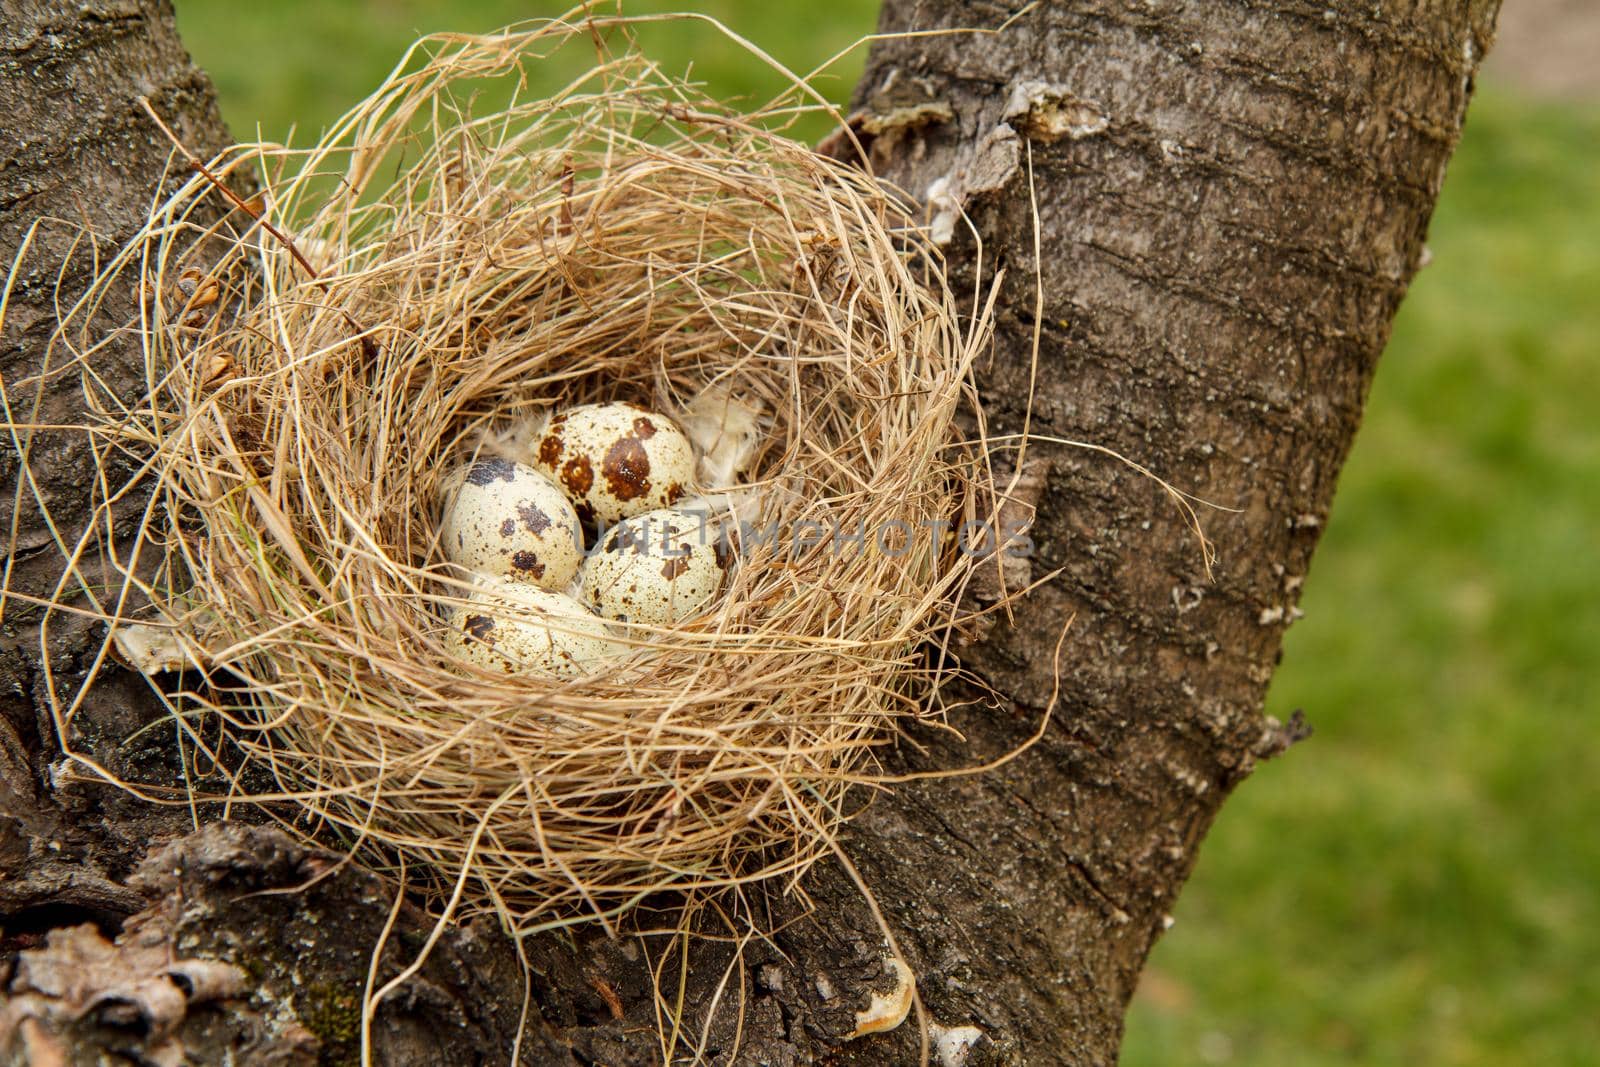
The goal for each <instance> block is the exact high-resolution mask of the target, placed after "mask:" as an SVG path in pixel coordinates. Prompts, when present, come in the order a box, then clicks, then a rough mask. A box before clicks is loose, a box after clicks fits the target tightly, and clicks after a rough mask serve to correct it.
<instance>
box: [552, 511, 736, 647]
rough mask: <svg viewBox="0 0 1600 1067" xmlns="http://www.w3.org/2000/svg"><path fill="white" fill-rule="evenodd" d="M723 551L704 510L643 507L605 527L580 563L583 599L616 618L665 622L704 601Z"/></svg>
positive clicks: (712, 590)
mask: <svg viewBox="0 0 1600 1067" xmlns="http://www.w3.org/2000/svg"><path fill="white" fill-rule="evenodd" d="M727 560H728V557H727V554H726V552H725V550H724V546H723V545H722V543H721V541H720V540H719V539H718V536H717V531H716V529H715V528H714V527H710V526H708V525H707V524H706V522H705V519H704V516H701V515H696V514H691V513H689V512H685V511H676V510H673V509H672V508H662V509H659V510H657V511H647V512H645V513H644V514H643V515H636V516H634V517H633V518H631V519H627V520H626V521H624V522H621V523H618V524H617V525H616V526H613V527H612V528H611V529H610V530H609V531H607V533H606V535H605V537H604V538H603V539H602V540H601V542H600V544H599V546H598V548H597V549H596V550H595V552H594V553H593V554H592V555H591V556H590V557H589V559H588V560H587V561H585V563H584V565H583V592H582V596H583V599H584V600H585V601H586V602H588V603H589V604H592V605H593V606H594V609H595V611H597V612H598V613H599V614H600V615H602V616H604V617H605V618H608V619H615V620H617V621H618V622H633V623H643V624H646V625H651V626H665V625H667V624H669V623H674V622H677V621H678V620H680V619H682V618H685V617H686V616H688V615H690V614H692V613H694V612H695V611H697V610H699V609H700V608H702V607H704V606H705V604H706V602H707V601H709V600H710V599H711V598H712V597H713V596H715V595H716V593H717V589H718V587H720V586H721V584H722V573H723V569H724V568H725V567H726V566H727Z"/></svg>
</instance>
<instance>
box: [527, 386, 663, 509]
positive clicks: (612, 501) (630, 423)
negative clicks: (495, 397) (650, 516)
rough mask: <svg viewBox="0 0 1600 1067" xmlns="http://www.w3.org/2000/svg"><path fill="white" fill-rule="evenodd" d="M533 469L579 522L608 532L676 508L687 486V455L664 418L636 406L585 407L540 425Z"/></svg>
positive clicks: (603, 405)
mask: <svg viewBox="0 0 1600 1067" xmlns="http://www.w3.org/2000/svg"><path fill="white" fill-rule="evenodd" d="M532 462H533V465H534V466H535V467H537V468H538V469H539V470H541V471H543V472H545V473H546V474H547V475H549V477H550V478H551V479H552V480H553V481H555V482H556V484H558V485H560V486H561V488H562V489H563V490H564V491H565V492H566V494H567V496H568V497H570V498H571V499H572V503H573V505H574V506H575V507H576V508H577V512H578V516H579V517H580V518H582V519H583V520H584V521H585V522H591V523H594V522H597V523H600V524H602V525H606V526H609V525H611V524H612V523H615V522H616V521H618V520H619V519H625V518H630V517H632V516H634V515H640V514H643V513H644V512H646V511H651V510H653V509H655V508H662V507H667V506H669V505H672V504H676V503H677V502H678V501H679V500H681V499H683V497H684V496H685V495H686V494H688V493H689V491H690V490H691V488H692V487H693V485H694V468H695V460H694V448H693V447H692V446H691V445H690V444H689V439H688V438H687V437H685V436H684V435H683V431H682V430H680V429H679V428H678V427H677V425H676V424H675V423H673V421H672V420H671V419H668V418H667V417H666V416H664V415H658V414H656V413H655V412H652V411H647V410H645V409H644V408H642V407H639V406H638V405H637V404H627V403H621V402H617V403H611V404H586V405H584V406H582V407H576V408H573V409H571V410H570V411H565V412H560V413H558V414H556V415H554V416H552V417H551V419H550V421H549V422H548V423H547V424H545V428H544V433H543V434H541V435H540V436H539V439H538V440H537V441H536V442H535V443H534V446H533V457H532Z"/></svg>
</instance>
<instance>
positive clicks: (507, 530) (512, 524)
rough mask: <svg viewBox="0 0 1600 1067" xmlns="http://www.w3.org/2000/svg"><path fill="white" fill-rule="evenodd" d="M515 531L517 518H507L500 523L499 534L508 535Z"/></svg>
mask: <svg viewBox="0 0 1600 1067" xmlns="http://www.w3.org/2000/svg"><path fill="white" fill-rule="evenodd" d="M516 532H517V520H515V519H507V520H505V521H504V522H502V523H501V524H500V536H501V537H510V536H511V535H512V534H514V533H516Z"/></svg>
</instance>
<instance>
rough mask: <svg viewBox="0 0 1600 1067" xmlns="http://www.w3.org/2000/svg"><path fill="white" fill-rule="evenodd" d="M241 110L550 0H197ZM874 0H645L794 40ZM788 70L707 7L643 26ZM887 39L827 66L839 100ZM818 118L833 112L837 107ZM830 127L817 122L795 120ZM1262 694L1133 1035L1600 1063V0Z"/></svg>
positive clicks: (1348, 481) (732, 84)
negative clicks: (725, 32) (1242, 766)
mask: <svg viewBox="0 0 1600 1067" xmlns="http://www.w3.org/2000/svg"><path fill="white" fill-rule="evenodd" d="M177 4H178V22H179V26H180V28H181V30H182V32H183V35H184V37H185V38H186V40H187V41H188V43H189V46H190V48H191V50H192V51H193V53H194V55H195V58H196V59H197V61H198V62H199V63H200V64H201V65H202V66H203V67H205V68H206V69H207V70H209V71H210V72H211V74H212V76H213V78H214V79H215V80H216V84H217V87H218V89H219V90H220V93H221V98H222V110H223V114H224V116H225V117H226V118H227V120H228V122H229V123H230V124H231V126H232V128H233V130H234V133H235V135H236V136H238V137H240V138H241V139H251V138H253V137H254V136H255V135H256V133H257V131H258V130H259V133H260V136H263V137H266V138H273V139H283V138H285V137H287V136H288V135H289V131H290V129H291V127H297V128H298V131H299V132H298V133H297V134H296V136H295V141H296V143H301V144H304V143H307V142H309V141H311V140H314V139H315V137H316V135H317V133H318V132H319V130H320V128H321V127H322V126H323V124H325V123H327V122H328V121H329V120H331V119H332V118H334V117H335V116H336V115H338V114H339V113H340V112H342V111H343V110H344V109H345V108H347V107H348V106H349V105H351V104H352V103H354V102H355V101H356V100H357V99H358V98H360V97H362V96H364V95H365V94H366V93H367V92H368V91H370V90H371V89H372V88H373V87H374V86H375V85H376V84H377V82H378V81H379V80H380V79H381V78H382V76H383V75H384V74H385V73H386V72H387V71H388V70H389V68H390V67H392V66H393V64H394V63H395V61H396V60H397V59H398V58H399V56H400V54H401V52H402V51H403V50H404V48H405V46H406V45H407V44H408V43H409V42H410V41H411V40H412V39H413V38H414V37H416V36H417V35H418V34H420V33H424V32H432V31H436V30H460V31H469V32H477V31H486V30H490V29H493V28H496V27H498V26H500V25H503V24H505V23H508V22H512V21H514V20H517V19H524V18H529V17H536V16H548V15H554V14H558V13H560V11H561V10H563V9H564V6H565V5H561V4H553V3H542V2H539V0H531V2H530V0H522V2H520V3H519V2H513V0H273V2H271V3H253V4H252V3H246V4H241V3H239V2H238V0H177ZM876 7H877V4H876V0H810V2H806V3H784V2H781V0H675V2H674V0H668V2H657V0H649V2H646V0H629V2H628V3H627V9H628V10H629V11H632V12H639V13H642V12H650V11H668V10H683V9H694V10H697V11H702V12H704V13H706V14H710V15H712V16H714V17H716V18H718V19H720V20H722V21H723V22H725V23H727V24H728V25H729V26H731V27H732V28H734V29H735V30H737V31H738V32H739V33H741V34H742V35H744V36H746V37H749V38H750V39H752V40H753V41H755V42H756V43H758V44H760V45H761V46H762V47H763V48H765V49H766V50H767V51H769V52H770V53H772V54H773V55H774V56H775V57H776V58H778V59H779V60H781V61H783V62H784V63H786V64H787V65H789V66H790V67H792V68H794V69H796V70H799V71H802V72H803V71H809V70H811V69H812V68H814V67H816V66H817V65H819V64H821V63H823V62H824V61H826V60H827V59H829V58H830V57H832V56H834V55H835V54H836V53H838V52H839V51H840V50H842V49H844V48H846V47H847V46H849V45H850V44H851V43H852V42H854V41H855V40H856V39H857V38H859V37H860V36H861V35H862V34H865V33H868V32H871V30H872V29H873V27H874V22H875V18H876ZM650 46H651V50H652V52H653V53H654V54H655V55H656V56H657V57H658V58H660V59H661V60H663V61H664V63H665V64H666V65H667V66H669V67H676V68H677V69H679V70H681V69H683V68H686V67H690V65H691V64H692V69H693V71H694V72H695V73H696V74H697V75H698V76H700V77H702V78H703V79H704V80H706V81H707V82H708V83H709V84H710V86H711V87H712V89H713V91H714V92H716V93H717V94H718V95H721V96H731V95H739V94H745V95H749V96H752V97H754V98H761V99H764V98H765V94H770V93H771V92H772V91H774V90H775V89H776V87H777V82H776V80H775V79H774V78H773V77H772V76H770V75H769V74H768V73H766V72H764V71H762V70H759V69H756V68H754V67H753V65H752V64H751V63H750V62H749V61H748V59H747V58H746V56H745V55H744V54H743V53H742V52H741V51H740V50H739V49H738V48H737V47H736V46H734V45H732V44H731V43H729V42H727V41H725V40H723V39H722V38H721V37H720V36H719V35H718V34H716V33H714V32H713V31H712V30H710V29H709V28H708V27H705V26H703V25H696V24H693V23H675V24H672V25H669V26H663V27H662V28H661V29H660V31H659V33H656V34H655V35H653V36H652V37H651V39H650ZM859 69H860V55H859V53H858V54H856V55H855V56H854V57H853V58H850V59H847V60H845V61H844V62H841V63H840V64H838V65H837V66H836V67H835V68H834V71H833V76H831V77H825V78H823V79H822V80H820V81H819V83H818V84H819V86H820V87H821V88H822V89H823V91H825V92H827V93H828V94H830V95H831V96H832V97H833V98H834V99H836V100H839V101H843V100H844V99H845V98H846V97H847V96H848V93H849V90H850V87H851V85H852V84H853V82H854V79H855V76H856V73H857V72H858V71H859ZM818 128H820V126H819V127H818ZM802 132H805V131H802ZM1429 246H1430V248H1431V250H1432V253H1433V262H1432V265H1431V266H1429V267H1428V268H1427V269H1426V270H1424V271H1423V272H1422V274H1421V275H1420V276H1419V277H1418V279H1417V281H1416V283H1415V285H1414V287H1413V289H1412V292H1411V295H1410V297H1409V298H1408V299H1407V301H1406V303H1405V306H1404V308H1403V309H1402V311H1401V313H1400V318H1399V322H1398V323H1397V325H1396V328H1395V334H1394V341H1393V343H1392V344H1391V345H1390V347H1389V350H1388V352H1387V354H1386V355H1385V356H1384V359H1383V363H1382V365H1381V367H1380V370H1379V372H1378V377H1377V382H1376V385H1375V386H1374V388H1373V392H1372V399H1371V405H1370V407H1369V409H1368V413H1367V421H1366V426H1365V428H1364V429H1363V430H1362V432H1361V436H1360V438H1359V439H1358V441H1357V443H1356V448H1355V452H1354V454H1353V455H1352V457H1351V459H1350V463H1349V466H1348V467H1347V468H1346V471H1345V473H1344V476H1343V482H1342V484H1341V487H1340V491H1339V496H1338V499H1337V500H1336V502H1335V505H1334V510H1333V515H1332V519H1331V522H1330V524H1329V526H1328V530H1327V536H1326V538H1325V540H1324V542H1323V544H1322V548H1321V549H1320V551H1319V552H1318V555H1317V558H1316V562H1315V565H1314V566H1313V568H1312V571H1311V575H1310V578H1309V580H1308V582H1307V586H1306V592H1305V600H1304V603H1303V604H1302V607H1303V608H1304V610H1305V612H1306V618H1305V619H1304V620H1302V621H1301V622H1299V623H1298V624H1297V625H1296V626H1295V627H1294V629H1293V630H1291V631H1290V632H1289V636H1288V644H1287V649H1286V652H1285V656H1284V661H1283V668H1282V670H1281V671H1280V672H1279V674H1278V677H1277V679H1276V681H1275V683H1274V684H1273V688H1272V693H1271V696H1270V699H1269V707H1268V710H1269V711H1271V712H1273V713H1275V714H1277V715H1278V716H1279V717H1280V718H1286V717H1287V716H1288V714H1289V713H1290V712H1291V711H1293V710H1294V709H1296V708H1304V709H1305V711H1306V714H1307V716H1308V717H1309V719H1310V721H1311V723H1312V724H1313V725H1314V726H1315V728H1316V735H1315V736H1314V737H1313V738H1312V739H1311V740H1310V741H1308V742H1307V743H1305V744H1303V745H1300V746H1297V747H1296V748H1295V749H1294V750H1293V751H1292V752H1290V753H1289V754H1288V755H1287V756H1285V757H1284V758H1282V759H1280V760H1277V761H1275V762H1272V763H1270V764H1267V765H1265V766H1263V767H1262V768H1261V769H1260V770H1258V771H1257V772H1256V774H1255V775H1254V776H1253V777H1252V778H1251V779H1250V780H1249V781H1247V782H1246V783H1245V784H1244V785H1243V786H1242V787H1241V788H1240V790H1239V792H1238V794H1237V795H1236V796H1235V797H1234V799H1233V800H1232V802H1231V803H1230V804H1229V805H1228V806H1227V807H1226V808H1225V810H1224V812H1223V815H1222V818H1221V819H1220V820H1219V822H1218V823H1217V826H1216V828H1215V829H1214V830H1213V831H1212V833H1211V836H1210V838H1209V840H1208V841H1207V843H1206V845H1205V848H1204V849H1203V852H1202V856H1201V860H1200V866H1199V869H1198V870H1197V872H1196V873H1195V876H1194V879H1193V881H1192V882H1191V883H1190V884H1189V886H1188V888H1187V889H1186V890H1185V891H1184V894H1183V897H1182V899H1181V901H1180V902H1179V905H1178V908H1177V911H1176V918H1177V924H1176V926H1175V927H1174V928H1173V930H1172V931H1171V932H1170V933H1168V934H1167V935H1166V937H1165V938H1164V939H1163V940H1162V942H1161V943H1160V944H1159V945H1158V946H1157V948H1156V950H1155V953H1154V956H1153V958H1152V959H1151V962H1150V967H1149V970H1148V972H1147V973H1146V975H1145V977H1144V981H1143V984H1142V985H1141V987H1140V990H1139V994H1138V997H1137V999H1136V1002H1135V1005H1134V1008H1133V1012H1132V1014H1131V1015H1130V1017H1129V1020H1128V1035H1127V1042H1126V1047H1125V1050H1124V1056H1123V1062H1124V1063H1125V1064H1127V1065H1130V1067H1146V1065H1156V1064H1162V1065H1168V1064H1248V1065H1262V1067H1265V1065H1272V1067H1285V1065H1301V1064H1308V1065H1312V1064H1335V1063H1341V1064H1344V1063H1361V1064H1406V1065H1415V1064H1429V1065H1435V1064H1438V1065H1457V1064H1472V1065H1480V1064H1481V1065H1490V1064H1493V1065H1497V1067H1498V1065H1500V1064H1507V1063H1528V1064H1534V1063H1537V1064H1580V1063H1600V784H1597V783H1600V717H1597V715H1596V713H1597V712H1600V706H1597V705H1600V693H1597V685H1596V682H1597V680H1600V668H1597V666H1596V660H1597V658H1600V360H1597V358H1596V357H1597V356H1600V3H1597V2H1596V0H1507V2H1506V6H1505V12H1504V15H1503V16H1502V28H1501V42H1500V44H1499V45H1498V47H1497V51H1496V52H1495V53H1494V54H1493V55H1492V56H1491V58H1490V61H1489V63H1488V65H1487V68H1486V69H1485V71H1484V74H1483V76H1482V78H1481V80H1480V90H1479V95H1478V98H1477V100H1476V101H1475V102H1474V104H1473V106H1472V112H1471V114H1470V116H1469V118H1468V122H1467V131H1466V136H1465V138H1464V140H1463V142H1462V145H1461V149H1460V152H1459V154H1458V155H1457V157H1456V159H1455V161H1454V163H1453V164H1452V165H1451V168H1450V173H1449V178H1448V181H1447V182H1446V184H1445V190H1444V196H1443V199H1442V200H1441V202H1440V204H1439V208H1438V213H1437V215H1436V216H1435V219H1434V223H1433V229H1432V234H1431V237H1430V239H1429Z"/></svg>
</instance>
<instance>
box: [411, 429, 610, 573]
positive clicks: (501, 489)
mask: <svg viewBox="0 0 1600 1067" xmlns="http://www.w3.org/2000/svg"><path fill="white" fill-rule="evenodd" d="M460 482H461V484H460V488H458V489H457V490H456V491H455V495H454V496H453V497H452V499H451V500H450V503H449V506H448V507H447V508H446V509H445V515H444V524H443V526H442V528H441V529H440V545H441V547H442V548H443V549H444V554H445V556H446V558H448V559H449V560H450V561H451V562H452V563H459V564H461V566H463V567H466V568H469V569H470V570H474V571H478V572H479V573H482V574H496V575H505V576H506V577H508V578H514V579H516V580H517V581H520V582H529V583H532V584H533V585H537V586H539V587H540V588H541V589H564V588H566V585H567V583H568V582H570V581H572V576H573V575H574V574H577V573H578V565H579V564H580V563H581V562H583V541H582V533H581V531H580V530H579V528H578V515H577V512H575V511H574V510H573V507H572V504H571V503H570V502H568V500H567V498H566V496H565V495H563V494H562V492H561V490H560V489H558V488H556V486H555V485H554V484H552V483H551V481H550V479H548V478H546V477H545V476H544V475H543V474H540V473H539V472H538V471H536V470H534V469H533V468H532V467H529V466H526V465H524V464H521V463H512V462H511V461H510V460H505V459H494V458H484V459H479V460H476V461H475V462H474V463H473V464H472V465H471V466H469V467H468V468H467V469H466V470H465V471H464V472H463V473H462V475H461V477H460Z"/></svg>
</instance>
